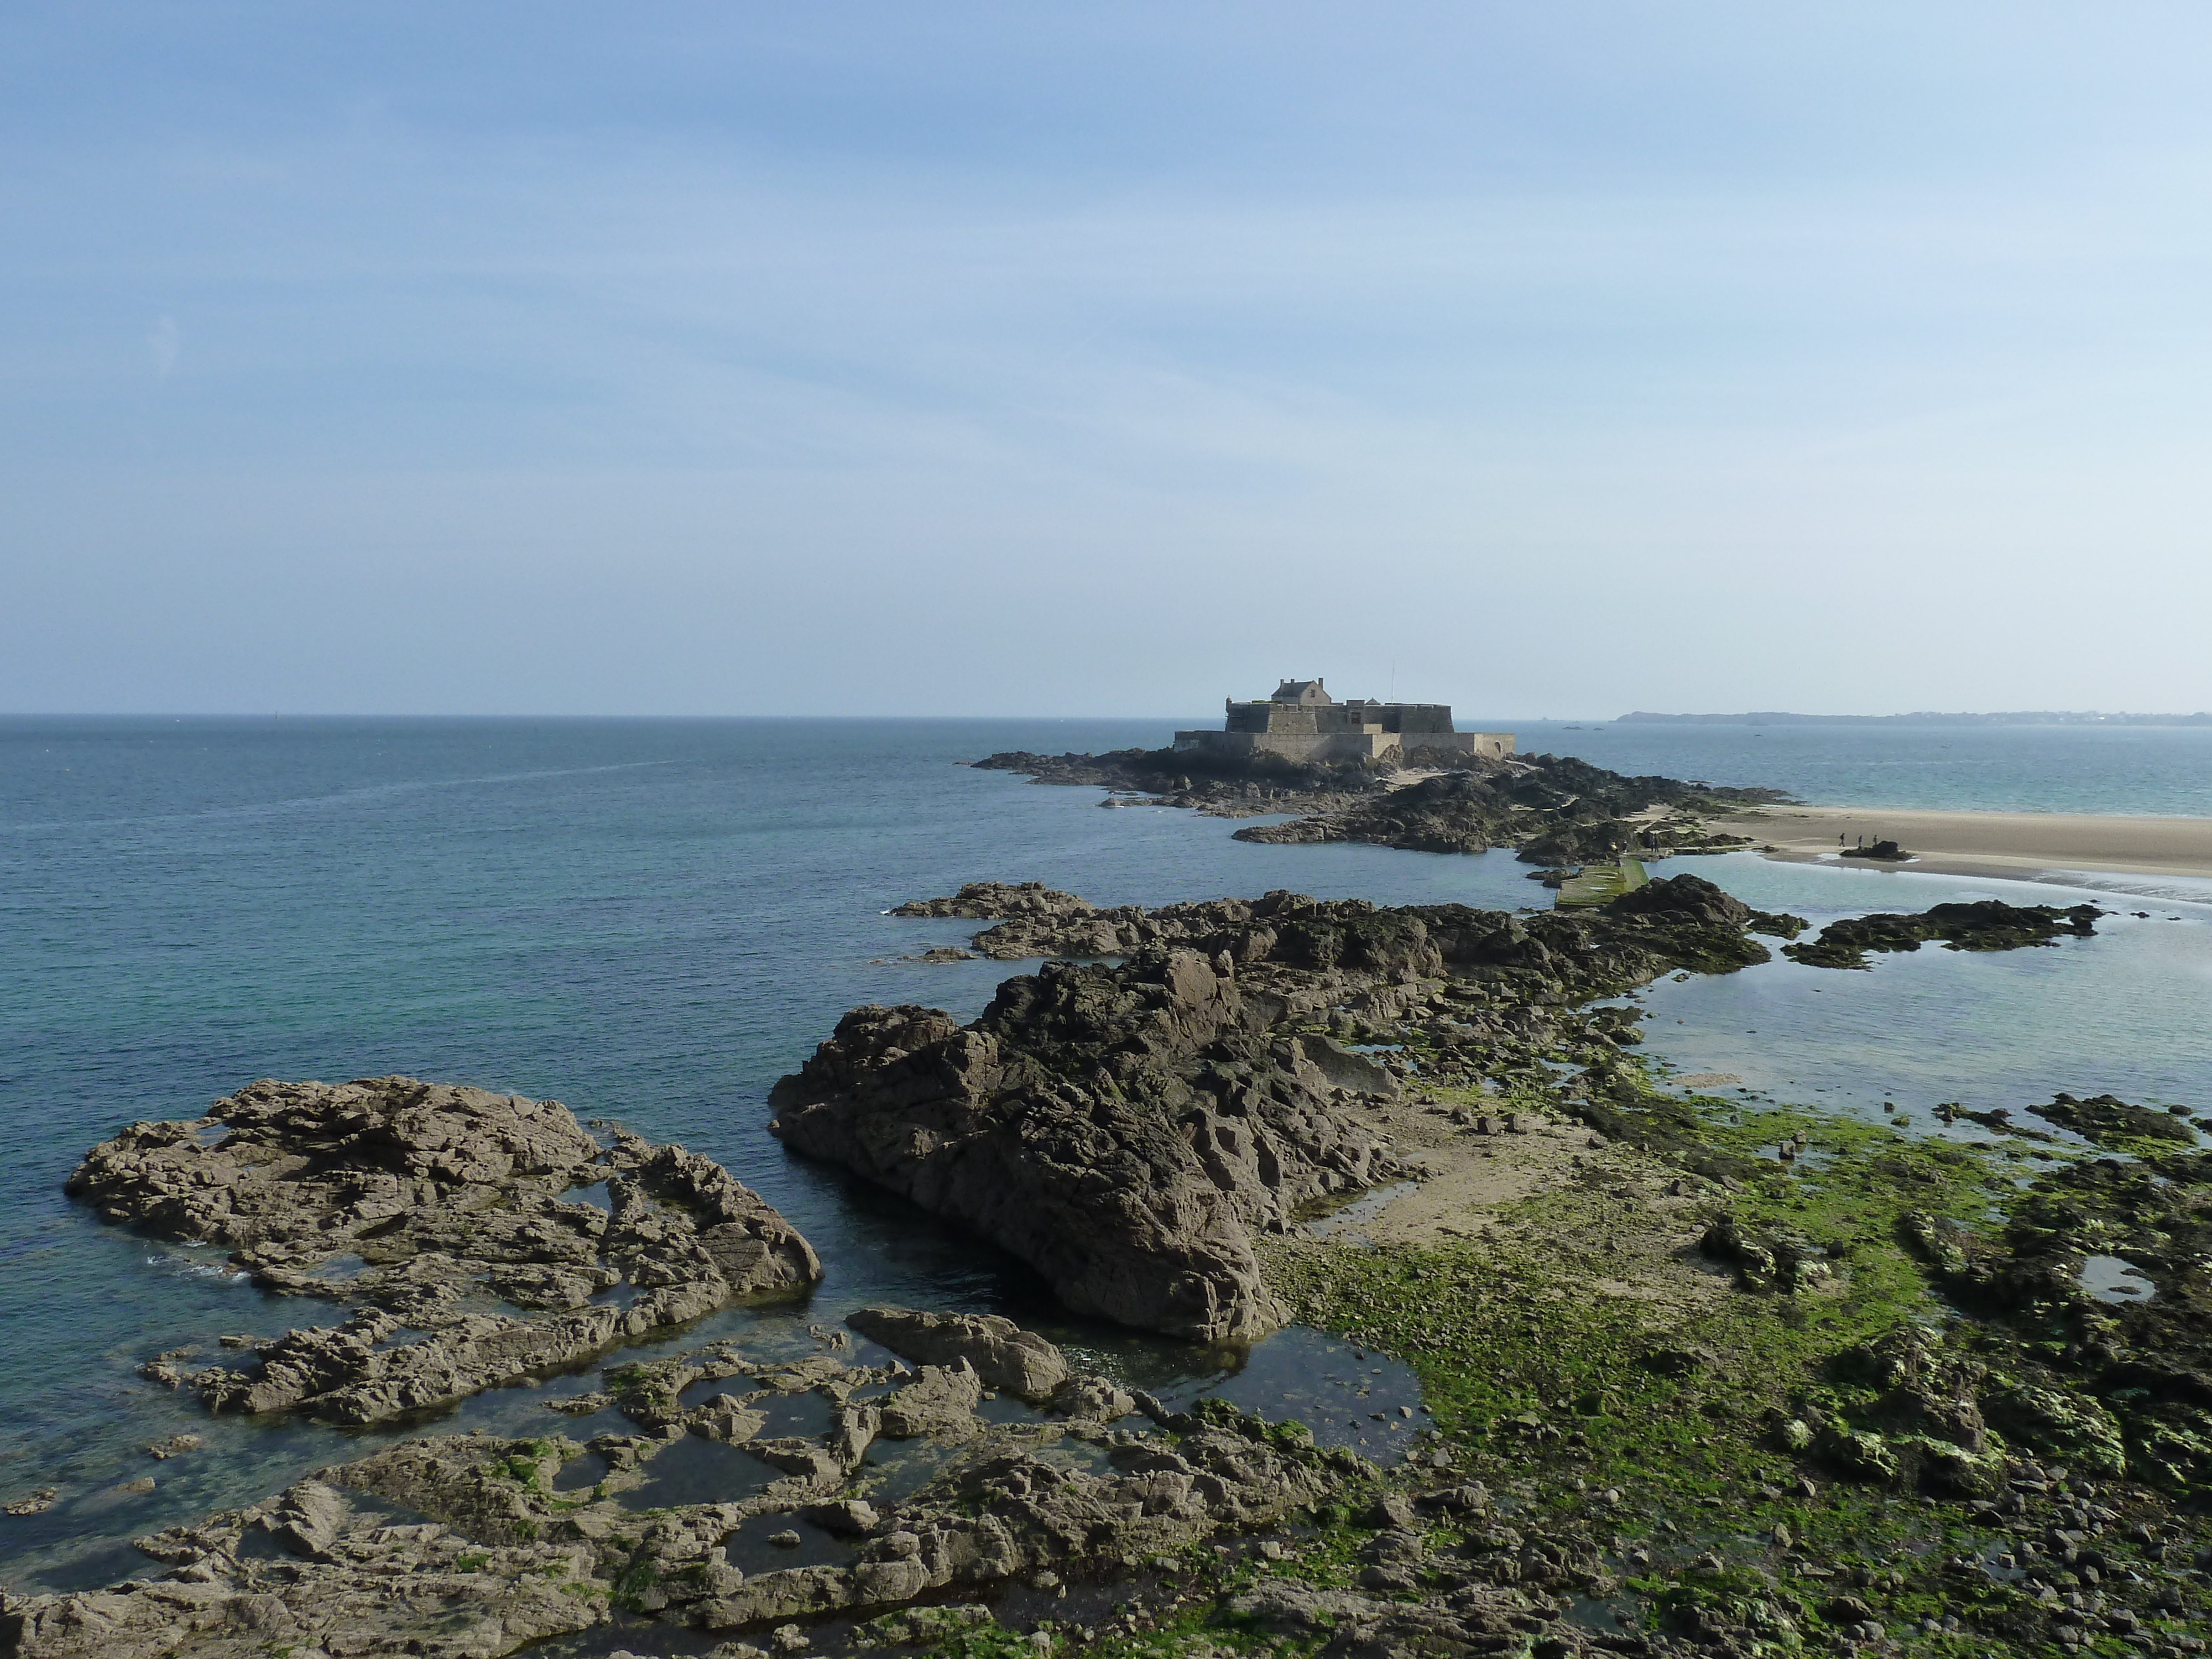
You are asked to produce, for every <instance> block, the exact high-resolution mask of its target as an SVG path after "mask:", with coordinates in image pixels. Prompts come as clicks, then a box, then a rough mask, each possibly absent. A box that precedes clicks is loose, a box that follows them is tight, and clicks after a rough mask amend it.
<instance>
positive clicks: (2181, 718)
mask: <svg viewBox="0 0 2212 1659" xmlns="http://www.w3.org/2000/svg"><path fill="white" fill-rule="evenodd" d="M1613 723H1614V724H1615V725H1618V726H2212V714H2207V713H2202V712H2200V713H2197V714H2100V713H2098V712H2097V711H2096V710H2094V709H2066V710H2058V709H2035V710H2017V711H2015V712H2013V713H2010V714H1936V713H1932V712H1925V711H1923V712H1922V713H1919V714H1782V713H1778V712H1766V713H1760V714H1653V713H1651V712H1650V711H1649V710H1647V709H1641V708H1639V709H1638V710H1637V711H1636V712H1635V713H1634V714H1623V715H1621V716H1620V718H1619V719H1618V720H1615V721H1614V722H1613Z"/></svg>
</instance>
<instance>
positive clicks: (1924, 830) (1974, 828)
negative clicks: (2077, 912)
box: [1734, 806, 2212, 879]
mask: <svg viewBox="0 0 2212 1659" xmlns="http://www.w3.org/2000/svg"><path fill="white" fill-rule="evenodd" d="M1734 822H1735V825H1736V826H1737V827H1738V828H1739V829H1741V832H1742V833H1743V834H1745V835H1749V836H1758V837H1759V838H1760V839H1761V840H1763V841H1764V842H1767V843H1769V851H1770V856H1772V857H1776V858H1783V859H1796V860H1813V859H1817V858H1819V857H1820V856H1821V855H1822V854H1828V855H1831V856H1832V855H1833V854H1835V853H1836V852H1837V851H1838V848H1839V847H1848V846H1852V845H1855V844H1857V842H1858V839H1859V837H1860V836H1864V837H1865V838H1866V841H1867V843H1868V844H1869V846H1871V845H1872V844H1873V843H1874V842H1876V841H1894V842H1898V843H1899V845H1900V846H1901V847H1903V848H1905V851H1906V852H1908V853H1911V854H1916V857H1915V858H1914V860H1913V861H1912V862H1911V863H1909V864H1901V865H1893V864H1881V863H1876V862H1875V861H1874V860H1864V861H1862V860H1856V859H1855V860H1850V862H1851V863H1852V864H1853V865H1854V866H1858V865H1860V864H1861V863H1862V862H1863V863H1864V865H1865V867H1868V868H1871V869H1887V870H1922V871H1929V872H1936V873H1937V874H1942V875H1959V876H1990V877H2010V878H2016V879H2018V878H2027V879H2033V878H2035V877H2037V876H2039V875H2041V874H2043V873H2044V872H2051V871H2068V870H2085V871H2087V870H2096V871H2107V872H2113V873H2116V874H2123V875H2151V876H2203V877H2208V878H2212V818H2173V817H2097V816H2092V815H2089V814H2084V813H2063V812H1919V811H1895V810H1892V809H1890V808H1887V807H1877V806H1777V807H1770V808H1765V809H1762V810H1760V811H1753V812H1747V813H1744V814H1742V815H1741V817H1738V818H1736V819H1735V820H1734ZM1838 836H1841V837H1842V838H1843V839H1842V841H1841V842H1838V839H1837V837H1838Z"/></svg>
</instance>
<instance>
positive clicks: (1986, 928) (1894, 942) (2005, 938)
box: [1783, 899, 2105, 968]
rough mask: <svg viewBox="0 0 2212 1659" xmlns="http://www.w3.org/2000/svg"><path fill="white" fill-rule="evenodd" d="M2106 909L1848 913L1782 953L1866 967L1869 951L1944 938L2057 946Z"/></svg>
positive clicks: (1987, 947)
mask: <svg viewBox="0 0 2212 1659" xmlns="http://www.w3.org/2000/svg"><path fill="white" fill-rule="evenodd" d="M2104 914H2105V912H2104V911H2102V910H2100V909H2099V908H2097V907H2096V906H2095V905H2093V904H2076V905H2073V906H2071V907H2069V908H2064V909H2061V908H2059V907H2058V906H2057V905H2054V904H2007V903H2006V902H2004V901H2003V900H2002V899H1978V900H1976V901H1974V902H1972V903H1970V904H1933V905H1930V906H1929V908H1927V909H1925V910H1922V911H1919V912H1917V913H1913V914H1907V915H1893V914H1887V913H1884V914H1881V915H1870V916H1849V917H1846V918H1845V919H1844V920H1843V921H1832V922H1830V923H1829V924H1828V925H1827V926H1826V927H1824V928H1822V929H1821V930H1820V937H1819V938H1817V939H1808V940H1807V941H1806V942H1805V943H1804V944H1802V945H1788V946H1785V947H1784V951H1783V954H1784V955H1785V956H1787V957H1790V959H1791V960H1793V961H1796V962H1802V963H1805V964H1806V965H1807V966H1808V967H1810V968H1866V967H1869V966H1870V965H1871V964H1870V963H1869V962H1868V961H1867V952H1868V951H1917V950H1918V949H1919V948H1920V946H1921V945H1922V944H1923V942H1924V941H1926V940H1929V939H1941V940H1942V941H1943V943H1944V945H1946V947H1947V948H1948V949H1950V950H1954V951H2015V950H2018V949H2020V948H2021V946H2023V945H2056V944H2057V943H2058V941H2059V939H2061V938H2067V937H2070V938H2075V939H2087V938H2088V937H2089V936H2090V935H2091V934H2093V933H2095V932H2096V931H2097V927H2096V921H2097V918H2098V917H2099V916H2101V915H2104Z"/></svg>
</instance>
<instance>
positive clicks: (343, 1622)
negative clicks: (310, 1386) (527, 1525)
mask: <svg viewBox="0 0 2212 1659" xmlns="http://www.w3.org/2000/svg"><path fill="white" fill-rule="evenodd" d="M325 1475H326V1479H324V1480H306V1481H302V1482H301V1483H300V1484H299V1485H298V1486H294V1487H292V1488H291V1489H290V1490H289V1491H288V1492H283V1493H282V1494H280V1495H279V1496H278V1497H276V1498H273V1499H271V1500H270V1502H269V1503H267V1504H263V1505H260V1506H258V1507H257V1508H253V1509H247V1510H232V1511H228V1512H226V1513H223V1514H221V1515H217V1516H211V1517H210V1519H208V1520H206V1521H204V1522H200V1523H198V1524H197V1525H195V1526H190V1527H179V1528H173V1529H171V1530H169V1531H167V1532H164V1533H161V1534H156V1535H155V1536H154V1537H151V1538H148V1539H144V1540H142V1541H140V1543H139V1546H138V1547H139V1548H140V1549H141V1550H142V1551H143V1552H144V1553H146V1554H148V1555H149V1556H151V1557H152V1558H153V1559H154V1560H155V1562H156V1563H158V1564H161V1565H163V1566H166V1567H167V1569H168V1571H167V1573H166V1574H165V1575H164V1576H162V1577H158V1578H152V1579H141V1580H136V1581H133V1582H131V1583H124V1584H118V1585H117V1586H115V1587H114V1588H113V1589H104V1590H92V1591H86V1592H82V1593H79V1594H76V1595H42V1596H33V1597H28V1598H24V1599H21V1600H15V1601H9V1604H8V1606H7V1607H6V1609H5V1611H4V1613H0V1645H4V1646H5V1648H6V1650H7V1651H9V1652H10V1653H12V1654H19V1655H21V1656H22V1659H168V1656H172V1655H176V1654H190V1655H191V1656H193V1659H247V1656H256V1659H258V1656H265V1655H268V1654H270V1653H278V1652H286V1651H289V1652H295V1653H301V1652H320V1653H331V1654H335V1653H347V1654H356V1655H367V1654H395V1655H396V1654H401V1653H410V1654H421V1655H425V1656H428V1659H478V1656H483V1655H490V1654H503V1653H508V1652H512V1651H513V1650H515V1649H517V1648H520V1647H523V1646H526V1645H527V1644H531V1643H532V1642H538V1641H543V1640H544V1639H546V1638H550V1637H556V1636H563V1635H568V1634H570V1633H572V1632H577V1631H582V1630H588V1629H589V1628H591V1627H592V1626H593V1625H596V1624H598V1623H599V1622H600V1621H601V1620H603V1619H604V1618H605V1610H604V1606H603V1603H602V1602H601V1601H600V1600H599V1597H600V1596H602V1595H604V1594H605V1591H604V1587H603V1586H600V1585H597V1584H594V1583H592V1582H591V1566H590V1564H591V1551H590V1550H589V1548H588V1547H585V1546H582V1545H580V1543H579V1541H576V1540H574V1539H570V1540H568V1541H563V1542H561V1543H553V1542H550V1541H534V1540H530V1539H507V1538H501V1539H498V1540H493V1539H491V1538H488V1537H487V1536H485V1534H484V1533H483V1531H477V1532H476V1533H474V1534H472V1533H471V1532H470V1531H466V1530H463V1529H461V1528H457V1527H454V1526H453V1525H451V1524H450V1523H441V1522H434V1521H425V1520H420V1519H417V1520H415V1521H412V1522H404V1521H403V1522H400V1523H399V1524H395V1523H394V1521H393V1517H392V1515H391V1514H390V1512H389V1511H388V1510H387V1509H386V1506H384V1505H382V1504H361V1503H359V1502H358V1501H357V1500H356V1498H354V1497H352V1496H351V1495H350V1494H349V1493H348V1492H345V1491H343V1490H342V1488H341V1486H334V1485H331V1484H329V1482H330V1481H337V1482H341V1483H343V1481H344V1480H346V1472H344V1471H326V1472H325ZM510 1530H511V1529H510Z"/></svg>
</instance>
